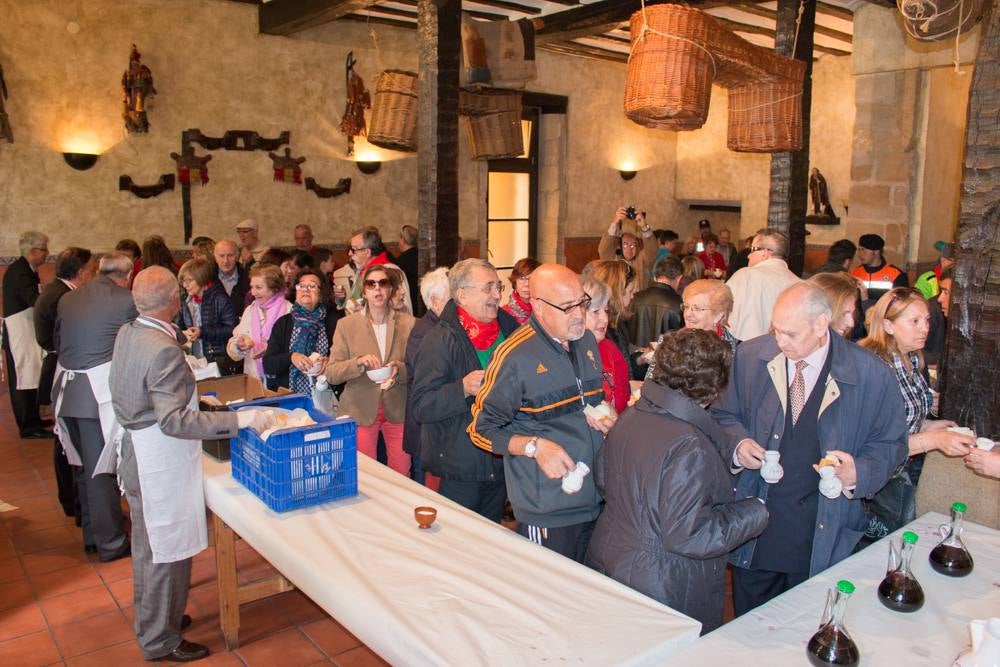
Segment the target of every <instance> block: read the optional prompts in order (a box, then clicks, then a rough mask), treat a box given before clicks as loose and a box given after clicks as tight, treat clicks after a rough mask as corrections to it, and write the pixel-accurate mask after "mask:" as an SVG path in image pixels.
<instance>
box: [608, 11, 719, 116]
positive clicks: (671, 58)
mask: <svg viewBox="0 0 1000 667" xmlns="http://www.w3.org/2000/svg"><path fill="white" fill-rule="evenodd" d="M643 17H645V19H644V18H643ZM644 25H645V26H646V28H648V29H645V30H644V29H643V27H644ZM630 28H631V32H632V35H633V37H632V55H631V57H630V58H629V63H628V75H627V78H626V82H625V115H626V116H628V118H630V119H631V120H633V121H635V122H636V123H638V124H639V125H645V126H646V127H654V128H661V129H668V130H670V129H673V130H678V129H686V130H693V129H697V128H699V127H701V126H702V125H703V124H704V123H705V120H706V119H707V118H708V103H709V98H710V97H711V93H712V79H713V76H714V71H713V63H712V56H711V55H710V53H709V52H708V50H707V48H706V45H707V44H708V42H709V31H710V30H711V29H712V24H711V22H710V21H709V20H708V19H707V18H706V14H704V13H702V12H701V11H699V10H697V9H692V8H690V7H685V6H682V5H669V4H667V5H652V6H649V7H646V8H645V10H644V11H639V12H636V13H635V14H633V15H632V20H631V22H630Z"/></svg>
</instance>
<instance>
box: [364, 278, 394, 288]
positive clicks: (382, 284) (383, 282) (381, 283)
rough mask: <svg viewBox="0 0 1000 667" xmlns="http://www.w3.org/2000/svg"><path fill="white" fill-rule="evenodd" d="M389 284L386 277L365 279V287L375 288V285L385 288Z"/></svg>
mask: <svg viewBox="0 0 1000 667" xmlns="http://www.w3.org/2000/svg"><path fill="white" fill-rule="evenodd" d="M388 286H389V279H388V278H379V279H378V280H365V289H375V288H376V287H381V288H382V289H385V288H386V287H388Z"/></svg>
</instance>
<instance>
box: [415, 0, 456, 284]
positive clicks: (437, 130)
mask: <svg viewBox="0 0 1000 667" xmlns="http://www.w3.org/2000/svg"><path fill="white" fill-rule="evenodd" d="M417 8H418V12H419V13H418V16H417V39H418V42H419V50H420V83H419V88H418V91H419V97H420V101H419V110H420V115H419V120H418V123H417V146H418V151H417V183H418V185H417V224H418V227H419V229H420V239H419V241H418V244H417V258H418V259H417V272H418V274H421V275H422V274H423V273H425V272H427V271H428V270H430V269H433V268H435V267H438V266H451V265H452V264H454V263H455V261H456V260H457V259H458V244H459V237H458V70H459V67H461V44H462V42H461V35H462V3H461V0H419V3H418V6H417Z"/></svg>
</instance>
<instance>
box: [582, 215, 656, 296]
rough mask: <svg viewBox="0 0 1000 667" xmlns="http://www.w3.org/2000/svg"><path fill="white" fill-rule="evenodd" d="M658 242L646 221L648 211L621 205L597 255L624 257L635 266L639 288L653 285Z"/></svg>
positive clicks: (604, 257) (610, 257) (599, 246)
mask: <svg viewBox="0 0 1000 667" xmlns="http://www.w3.org/2000/svg"><path fill="white" fill-rule="evenodd" d="M657 250H658V248H657V244H656V243H655V242H654V241H653V230H652V229H650V227H649V225H647V224H646V212H645V211H636V210H635V206H629V207H628V208H625V207H624V206H619V207H618V210H617V211H615V219H614V220H612V221H611V226H610V227H608V231H607V232H605V234H604V235H603V236H602V237H601V242H600V243H599V244H598V246H597V254H598V256H599V257H600V258H601V259H623V260H625V261H626V262H628V264H629V265H630V266H631V267H632V269H633V270H634V271H635V276H636V282H637V284H636V291H640V290H644V289H646V288H647V287H649V282H650V279H651V271H652V269H653V262H654V260H655V259H656V251H657Z"/></svg>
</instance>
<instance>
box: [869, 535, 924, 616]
mask: <svg viewBox="0 0 1000 667" xmlns="http://www.w3.org/2000/svg"><path fill="white" fill-rule="evenodd" d="M916 543H917V534H916V533H913V532H910V531H906V532H905V533H903V536H902V538H899V537H893V538H891V539H890V540H889V567H888V569H887V571H886V575H885V579H883V580H882V583H881V584H879V586H878V601H879V602H881V603H882V604H883V605H885V606H886V607H888V608H889V609H892V610H893V611H901V612H905V613H909V612H914V611H916V610H918V609H920V608H921V607H923V606H924V589H923V588H921V587H920V582H919V581H917V578H916V577H914V576H913V572H912V571H911V570H910V558H911V557H912V556H913V545H915V544H916Z"/></svg>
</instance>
